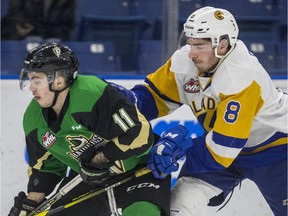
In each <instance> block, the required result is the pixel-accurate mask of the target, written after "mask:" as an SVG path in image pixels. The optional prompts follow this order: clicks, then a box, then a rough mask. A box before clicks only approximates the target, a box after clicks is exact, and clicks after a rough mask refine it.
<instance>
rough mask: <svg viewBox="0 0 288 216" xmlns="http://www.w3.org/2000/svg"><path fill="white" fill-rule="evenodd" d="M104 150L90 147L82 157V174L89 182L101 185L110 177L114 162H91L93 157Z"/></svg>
mask: <svg viewBox="0 0 288 216" xmlns="http://www.w3.org/2000/svg"><path fill="white" fill-rule="evenodd" d="M102 150H103V148H89V149H87V150H86V151H85V152H83V153H82V155H81V157H80V168H81V171H80V176H81V177H82V179H83V181H84V182H85V183H87V184H92V185H101V184H102V183H103V182H104V181H105V180H107V179H108V178H109V177H110V170H109V168H110V167H111V166H113V164H114V163H113V162H111V163H103V164H92V163H91V159H92V158H93V157H94V156H95V155H96V154H98V153H99V152H101V151H102Z"/></svg>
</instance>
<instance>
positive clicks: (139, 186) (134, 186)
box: [127, 183, 160, 192]
mask: <svg viewBox="0 0 288 216" xmlns="http://www.w3.org/2000/svg"><path fill="white" fill-rule="evenodd" d="M139 188H155V189H158V188H160V185H155V184H153V183H141V184H138V185H133V186H131V187H128V188H127V192H129V191H132V190H135V189H139Z"/></svg>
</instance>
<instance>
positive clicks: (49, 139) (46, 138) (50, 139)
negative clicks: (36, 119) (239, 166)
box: [42, 131, 56, 148]
mask: <svg viewBox="0 0 288 216" xmlns="http://www.w3.org/2000/svg"><path fill="white" fill-rule="evenodd" d="M55 142H56V137H55V136H54V135H53V134H52V133H50V132H49V131H46V133H45V134H44V135H42V143H43V146H44V147H45V148H49V147H51V146H52V145H53V144H54V143H55Z"/></svg>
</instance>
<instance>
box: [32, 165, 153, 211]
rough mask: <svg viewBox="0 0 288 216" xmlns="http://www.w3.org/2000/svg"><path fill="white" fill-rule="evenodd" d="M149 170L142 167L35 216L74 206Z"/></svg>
mask: <svg viewBox="0 0 288 216" xmlns="http://www.w3.org/2000/svg"><path fill="white" fill-rule="evenodd" d="M150 172H151V170H149V169H148V168H147V167H144V168H142V169H140V170H138V171H136V172H135V173H134V174H133V175H131V176H129V177H127V178H124V179H123V180H121V181H119V182H117V183H114V184H111V185H109V186H107V187H105V188H102V189H99V190H96V191H92V192H91V193H88V194H87V195H85V196H79V198H76V199H74V200H72V202H71V203H68V204H66V205H63V206H58V207H57V208H55V209H51V210H46V211H43V212H40V213H39V214H36V215H35V216H50V215H53V214H55V213H57V212H59V211H61V210H63V209H67V208H70V207H72V206H74V205H76V204H78V203H80V202H83V201H85V200H87V199H90V198H91V197H94V196H97V195H99V194H101V193H103V192H105V191H107V190H109V189H112V188H115V187H117V186H119V185H121V184H124V183H126V182H129V181H131V180H132V179H135V178H139V177H141V176H143V175H146V174H148V173H150Z"/></svg>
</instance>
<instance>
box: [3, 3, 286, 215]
mask: <svg viewBox="0 0 288 216" xmlns="http://www.w3.org/2000/svg"><path fill="white" fill-rule="evenodd" d="M8 2H9V0H1V18H2V17H3V16H5V14H6V13H7V9H8ZM76 2H77V7H76V11H75V12H76V16H75V21H76V28H75V30H74V33H73V36H72V38H71V40H70V41H61V40H59V38H41V37H37V36H36V37H35V36H32V37H27V38H26V39H24V40H21V41H10V40H8V41H7V40H5V41H4V40H1V71H0V72H1V77H0V78H1V83H0V85H1V115H0V122H1V130H0V146H1V155H0V157H1V160H0V163H1V172H0V175H1V188H0V189H1V191H0V192H1V206H0V207H1V215H2V216H6V215H7V214H8V211H9V209H10V208H11V206H12V205H13V197H14V196H15V195H17V193H18V192H19V191H21V190H24V191H25V190H26V185H27V171H26V170H27V163H26V155H25V142H24V133H23V130H22V125H21V123H22V116H23V113H24V110H25V108H26V106H27V104H28V103H29V101H30V100H31V98H32V96H31V93H29V92H23V91H20V90H19V86H18V80H17V77H18V75H17V74H18V72H19V70H20V69H21V67H22V65H23V58H24V56H25V55H26V53H27V51H28V50H30V49H31V48H33V47H35V46H37V45H39V44H41V43H44V42H48V41H55V42H61V43H63V44H66V45H68V46H70V47H71V48H72V49H73V51H74V52H75V54H76V55H77V56H78V58H79V61H80V68H79V72H80V73H81V74H94V75H98V76H102V77H104V78H106V79H108V80H111V81H113V82H116V83H119V84H122V85H124V86H125V87H127V88H131V87H132V86H134V84H137V83H139V82H142V81H143V79H144V77H145V75H146V74H148V73H150V72H153V71H154V70H155V69H157V68H158V67H160V66H161V65H162V64H163V63H164V62H165V61H166V60H167V59H168V58H169V56H171V54H172V53H173V52H174V51H175V50H176V49H177V40H178V37H179V34H180V32H181V29H182V26H183V23H184V22H185V19H186V18H187V16H188V15H189V14H190V13H192V12H193V11H194V10H196V9H198V8H200V7H202V6H207V5H210V6H215V7H222V8H226V9H228V10H230V12H232V13H233V14H234V16H235V17H236V19H237V22H238V25H239V28H240V34H239V39H241V40H243V41H244V42H245V43H246V44H247V47H248V49H249V50H251V52H253V53H254V54H255V55H256V56H257V57H258V59H259V61H260V63H261V64H262V65H263V66H264V67H265V68H266V69H267V72H268V73H269V74H270V76H271V77H272V78H273V81H274V82H275V85H276V86H277V87H280V88H282V89H284V90H286V91H287V90H288V88H287V0H233V1H231V0H77V1H76ZM103 24H104V25H103ZM107 27H108V28H107ZM99 32H100V33H101V34H98V33H99ZM187 113H190V109H189V108H188V107H187V106H183V107H182V108H181V109H179V110H178V111H176V112H175V113H172V114H171V115H169V116H167V117H165V118H161V119H158V120H154V121H152V122H151V124H152V126H153V129H154V131H155V132H156V133H158V134H161V133H162V132H163V131H164V130H166V129H168V128H170V127H173V126H175V125H177V124H179V123H180V124H183V125H185V126H187V127H189V128H190V135H191V136H192V137H195V136H198V135H200V134H201V133H202V129H201V127H200V126H199V125H198V124H197V122H196V120H195V119H194V118H193V115H191V116H189V115H188V114H187ZM176 176H177V173H174V179H173V184H174V182H175V178H176ZM218 209H219V207H216V208H212V207H209V208H208V209H207V211H206V212H205V213H204V214H203V215H209V216H213V215H217V216H227V215H234V216H244V215H245V216H255V215H257V216H258V215H261V216H272V215H273V214H272V212H271V210H270V209H269V207H268V205H267V204H266V202H265V200H264V199H263V197H262V196H261V195H260V193H259V191H258V189H257V187H256V186H255V184H254V183H253V182H251V181H249V180H245V181H243V183H242V185H241V188H240V187H237V188H235V191H234V193H233V196H232V198H231V200H230V201H229V202H228V203H227V205H226V206H225V208H223V209H222V210H220V211H219V212H217V213H216V211H217V210H218Z"/></svg>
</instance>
